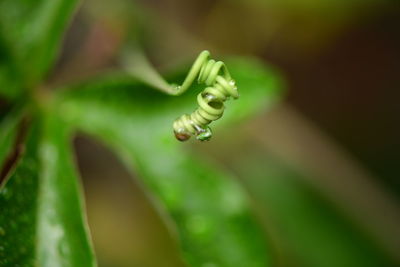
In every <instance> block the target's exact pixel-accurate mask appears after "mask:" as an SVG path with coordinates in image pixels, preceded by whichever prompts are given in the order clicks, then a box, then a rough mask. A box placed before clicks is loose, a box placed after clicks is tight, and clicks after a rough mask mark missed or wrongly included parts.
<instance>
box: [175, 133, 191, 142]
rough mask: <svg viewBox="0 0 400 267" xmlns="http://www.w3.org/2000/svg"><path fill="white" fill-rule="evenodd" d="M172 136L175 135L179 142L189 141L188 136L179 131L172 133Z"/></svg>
mask: <svg viewBox="0 0 400 267" xmlns="http://www.w3.org/2000/svg"><path fill="white" fill-rule="evenodd" d="M174 134H175V138H176V139H177V140H179V141H181V142H183V141H187V140H189V139H190V134H188V133H186V132H184V131H179V132H176V131H174Z"/></svg>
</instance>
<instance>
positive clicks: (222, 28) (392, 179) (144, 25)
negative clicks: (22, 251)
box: [49, 0, 400, 267]
mask: <svg viewBox="0 0 400 267" xmlns="http://www.w3.org/2000/svg"><path fill="white" fill-rule="evenodd" d="M128 36H129V38H131V36H134V39H136V40H139V41H138V45H139V46H141V47H142V49H144V50H145V51H146V54H147V55H148V56H149V57H150V59H151V60H152V62H153V63H154V65H155V66H156V68H157V69H158V70H159V71H160V72H162V73H165V72H168V70H172V69H174V68H175V67H177V66H181V65H182V64H187V63H190V62H191V61H192V60H193V58H194V57H195V56H196V55H197V53H198V52H199V51H201V50H203V49H208V50H210V51H211V52H212V54H213V56H214V57H215V58H222V59H223V58H224V57H225V56H229V55H243V56H252V57H257V58H259V59H261V60H262V61H264V62H265V63H266V64H269V65H271V66H273V67H274V68H276V69H277V70H278V71H279V72H280V73H281V75H282V77H283V79H284V82H285V87H286V96H285V98H284V100H283V101H282V102H281V103H279V104H277V105H276V106H275V107H273V108H272V109H270V110H268V111H265V112H264V113H261V114H259V115H258V116H257V117H255V118H253V119H251V120H248V121H246V122H244V123H241V124H240V125H236V126H235V127H232V128H230V129H228V130H226V131H224V130H222V129H220V130H219V132H218V134H217V135H216V136H215V138H214V140H213V141H211V142H209V143H207V144H203V143H201V144H195V143H194V142H192V143H190V144H186V145H187V146H188V149H191V150H193V152H194V153H198V154H200V155H201V156H202V157H204V158H208V159H209V160H212V161H215V162H216V163H217V164H219V165H220V166H221V167H222V168H225V169H227V170H229V171H231V172H232V173H234V174H236V176H237V177H238V179H239V181H240V182H241V183H242V184H243V186H244V187H245V188H246V191H247V193H248V195H249V197H250V198H251V200H252V202H253V204H254V205H253V206H254V209H255V212H256V213H257V216H258V217H259V220H260V221H261V222H262V224H263V226H264V228H265V231H266V233H267V236H268V238H269V242H270V244H271V249H272V250H273V253H272V255H273V262H274V266H304V267H309V266H327V267H328V266H332V267H333V266H336V267H342V266H349V267H350V266H399V265H400V228H399V223H400V213H399V211H400V210H399V196H400V180H399V175H400V162H399V161H400V153H399V151H400V141H399V137H400V120H399V115H400V105H399V104H398V103H399V102H398V101H399V97H400V90H399V89H400V88H399V87H400V49H399V48H400V5H399V1H397V0H335V1H333V0H297V1H295V0H285V1H281V0H220V1H212V0H197V1H187V0H163V1H162V0H136V1H133V0H113V1H107V0H86V1H83V4H82V5H81V6H80V8H79V10H78V12H77V14H76V15H75V17H74V19H73V21H72V24H71V27H70V28H69V30H68V32H67V35H66V38H65V40H64V43H63V49H62V55H61V58H60V60H59V62H58V64H57V67H56V69H55V70H54V71H53V73H52V74H51V77H50V79H49V86H57V85H58V84H63V83H65V82H68V81H73V80H76V79H82V78H85V77H89V76H92V75H94V74H96V73H100V72H102V71H104V70H106V69H109V68H113V67H114V66H115V65H116V64H117V60H116V59H117V57H118V55H119V53H120V51H121V49H123V47H124V43H125V42H126V40H127V38H128ZM228 67H229V66H228ZM240 90H241V93H242V94H245V93H246V88H240ZM239 101H240V100H239ZM75 147H76V151H77V160H78V163H79V168H80V171H81V174H82V177H83V183H84V190H85V194H86V205H87V210H88V219H89V224H90V227H91V233H92V236H93V239H94V245H95V250H96V253H97V257H98V258H99V264H100V266H140V267H143V266H144V267H147V266H149V267H152V266H183V263H182V261H181V259H180V257H179V254H178V252H177V249H176V247H177V245H176V241H175V240H174V239H173V238H172V237H171V235H170V234H169V233H168V231H167V228H166V226H165V225H163V223H162V221H161V219H160V217H159V216H158V215H157V212H156V210H155V209H154V207H153V206H152V204H151V197H149V196H148V195H147V193H146V190H145V189H143V187H142V186H141V183H140V177H133V178H134V179H133V180H132V179H131V178H132V177H131V175H130V174H129V173H128V171H127V170H126V169H125V168H124V166H123V165H122V164H121V162H119V161H118V159H117V158H116V157H115V156H114V155H113V154H112V153H111V152H110V151H108V150H107V149H106V148H104V147H103V146H101V145H100V144H98V143H96V142H95V141H92V140H90V139H89V138H87V137H86V136H83V135H82V136H78V137H77V139H76V140H75ZM205 267H206V266H205ZM207 267H211V266H207ZM240 267H242V266H240ZM243 267H245V266H243Z"/></svg>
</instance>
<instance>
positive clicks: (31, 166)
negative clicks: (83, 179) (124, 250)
mask: <svg viewBox="0 0 400 267" xmlns="http://www.w3.org/2000/svg"><path fill="white" fill-rule="evenodd" d="M69 137H70V132H69V131H68V128H67V127H66V125H65V124H64V123H62V122H60V121H58V120H57V118H55V117H50V116H47V115H45V117H44V118H42V121H41V122H34V126H33V127H31V129H30V131H29V134H28V137H27V140H26V146H25V149H26V151H25V153H24V156H23V157H22V159H21V160H20V162H19V163H18V165H17V167H16V169H15V170H14V171H13V174H12V175H11V177H10V179H9V181H8V182H7V184H6V185H5V186H4V188H2V189H1V191H0V206H1V207H2V209H1V210H2V214H1V216H0V226H1V227H0V229H1V230H0V234H1V244H0V245H1V248H2V249H1V250H0V265H1V266H16V265H21V266H33V265H38V266H79V265H80V264H82V266H94V265H95V263H94V257H93V252H92V249H91V245H90V241H89V240H88V237H87V229H86V224H85V222H84V219H83V217H84V215H83V213H82V203H81V200H80V190H79V185H78V181H77V177H76V174H75V171H74V166H73V162H72V156H71V149H70V147H69V145H70V143H69V141H70V138H69Z"/></svg>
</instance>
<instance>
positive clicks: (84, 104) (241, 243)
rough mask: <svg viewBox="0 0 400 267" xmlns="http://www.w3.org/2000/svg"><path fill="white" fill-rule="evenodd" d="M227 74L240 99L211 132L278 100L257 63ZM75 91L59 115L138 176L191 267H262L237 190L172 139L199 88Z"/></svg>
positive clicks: (129, 86) (110, 84)
mask: <svg viewBox="0 0 400 267" xmlns="http://www.w3.org/2000/svg"><path fill="white" fill-rule="evenodd" d="M228 66H229V69H230V71H231V73H232V75H233V77H234V78H235V80H236V81H237V84H238V86H239V88H240V89H239V90H241V89H242V91H241V94H242V95H241V99H239V100H238V101H231V102H232V103H230V104H229V106H228V108H227V110H226V112H225V115H224V117H223V118H222V119H221V120H219V121H218V122H216V123H215V124H220V123H223V122H224V121H225V122H227V121H230V122H238V121H240V120H241V119H243V118H244V117H245V116H246V115H250V114H251V113H253V112H256V111H257V110H258V109H260V108H261V107H263V106H264V107H265V105H266V104H268V103H272V99H273V100H276V99H277V98H278V96H279V95H280V90H278V89H277V88H276V87H275V86H276V85H277V84H278V82H277V80H276V78H275V76H274V75H273V73H271V72H269V71H266V70H265V69H264V68H263V66H261V65H259V64H258V63H253V62H252V61H245V60H233V61H231V62H230V63H229V65H228ZM180 80H182V77H178V78H176V79H175V80H173V81H180ZM75 89H77V90H71V91H69V92H67V93H65V94H64V95H62V96H61V97H60V108H61V109H60V110H61V113H62V114H63V116H64V117H65V119H66V120H68V121H69V122H70V123H71V124H73V125H75V126H76V127H78V128H79V129H80V130H82V131H84V132H86V133H88V134H90V135H92V136H94V137H96V138H98V139H100V140H102V141H103V142H104V143H106V144H107V145H108V146H109V147H111V148H112V149H113V150H115V151H116V153H117V154H119V155H120V156H121V158H122V159H123V160H124V162H125V163H126V165H127V166H128V167H129V168H130V169H134V170H135V172H136V173H139V174H140V176H141V177H142V178H143V181H144V183H145V184H146V186H147V188H148V189H149V190H150V191H151V192H152V193H153V194H154V195H155V196H156V197H157V199H158V200H159V201H160V202H161V204H160V205H161V206H162V207H163V208H162V210H163V211H164V210H166V211H167V212H168V213H169V214H170V216H171V218H172V219H173V221H174V222H175V226H176V227H177V230H178V233H179V238H180V241H181V246H182V250H183V255H184V258H185V259H186V260H187V261H188V262H189V263H190V265H191V266H249V267H252V266H269V265H270V264H269V262H270V256H269V253H268V248H267V246H266V241H265V236H264V233H263V231H262V230H261V228H260V226H259V225H258V223H257V222H256V220H255V219H254V215H253V214H252V212H251V207H250V205H249V202H248V200H247V198H246V195H245V193H244V192H243V190H242V189H241V187H240V186H239V185H238V184H237V182H236V181H235V180H234V178H233V177H232V176H231V175H229V174H228V173H226V172H223V171H221V170H218V168H216V167H215V166H213V165H211V164H206V163H205V162H204V161H203V160H202V159H200V158H198V157H195V156H193V155H192V154H191V153H189V152H188V151H187V148H188V147H187V144H182V143H179V142H178V141H176V140H175V138H174V136H173V134H172V122H173V120H174V119H175V118H176V117H178V116H180V115H181V114H183V113H184V112H191V111H192V110H194V109H195V107H196V94H198V93H199V90H201V89H200V88H199V87H196V88H195V89H193V90H192V91H191V92H190V93H188V94H186V95H184V96H181V97H171V96H166V95H163V94H161V93H159V92H157V91H154V90H152V89H150V88H148V87H146V86H144V85H142V84H140V83H137V82H135V81H132V79H130V78H129V77H126V76H125V77H124V76H114V77H109V78H104V79H103V80H102V81H100V80H97V81H94V82H92V83H87V84H84V85H80V86H77V88H75ZM78 89H80V90H78ZM232 129H234V127H232ZM215 132H217V130H215ZM214 138H218V134H216V135H215V136H214ZM211 142H212V141H211ZM207 264H208V265H207Z"/></svg>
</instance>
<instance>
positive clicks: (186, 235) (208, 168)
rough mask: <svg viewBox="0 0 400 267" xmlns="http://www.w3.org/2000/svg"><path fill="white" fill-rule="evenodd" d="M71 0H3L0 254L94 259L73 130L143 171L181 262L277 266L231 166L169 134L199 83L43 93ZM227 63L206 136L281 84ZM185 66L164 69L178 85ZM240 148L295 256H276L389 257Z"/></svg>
mask: <svg viewBox="0 0 400 267" xmlns="http://www.w3.org/2000/svg"><path fill="white" fill-rule="evenodd" d="M76 4H77V1H70V0H39V1H33V0H23V1H15V0H2V1H0V95H1V97H4V98H6V99H7V100H8V102H9V103H10V106H11V108H10V109H9V111H8V113H7V114H6V115H5V116H4V117H3V118H2V120H1V121H0V166H2V169H3V170H6V169H7V173H6V178H7V179H4V181H3V183H2V184H1V187H0V210H1V214H0V266H96V260H95V257H94V252H93V248H92V245H91V240H90V236H89V234H88V232H89V231H88V229H87V223H86V219H85V212H84V208H83V207H84V205H83V200H82V192H81V188H80V181H79V178H78V174H77V172H76V166H75V164H74V156H73V150H72V146H71V140H72V138H73V137H74V135H75V134H76V133H77V132H78V131H79V132H83V133H85V134H87V135H88V136H90V137H92V138H94V139H96V140H98V141H100V142H102V143H103V144H105V145H106V146H107V147H108V148H109V149H110V150H112V151H113V152H114V153H115V154H116V155H117V156H118V157H119V158H120V159H121V160H122V161H123V162H124V164H125V165H126V166H127V168H128V169H129V170H130V171H131V172H132V173H135V174H138V176H139V178H138V179H140V183H141V184H143V185H144V190H146V192H148V193H149V194H150V195H151V197H150V199H152V200H153V203H154V206H155V208H156V210H157V211H158V212H159V214H160V216H161V217H162V218H163V219H164V221H165V223H166V225H167V226H168V227H169V229H170V232H171V234H172V235H174V236H175V237H176V238H177V239H178V240H179V245H180V248H181V251H182V257H183V258H184V259H185V261H186V263H187V264H188V265H190V266H202V267H206V266H210V267H211V266H221V267H230V266H232V267H236V266H246V267H253V266H254V267H256V266H260V267H262V266H263V267H264V266H272V265H273V263H274V257H276V256H274V255H273V252H274V249H273V248H272V247H273V246H272V245H271V244H269V243H270V242H268V241H269V239H268V238H267V237H266V234H265V230H264V229H263V228H262V225H261V224H260V218H257V217H256V216H255V212H254V207H253V206H252V205H251V200H250V198H249V197H248V196H247V194H246V191H245V190H244V189H243V187H242V185H241V183H240V182H239V181H238V180H237V179H236V176H235V175H234V174H233V173H232V172H230V171H227V170H225V169H222V168H221V167H220V166H218V165H217V164H215V163H214V162H212V161H211V160H205V159H204V158H203V157H200V156H198V155H195V154H193V151H192V150H191V149H190V145H189V144H182V143H179V142H177V141H176V140H175V138H174V136H173V134H172V122H173V121H174V120H175V119H176V118H177V117H178V116H179V115H181V114H183V113H188V112H190V111H192V110H193V109H194V108H195V99H196V94H198V93H199V91H200V90H201V89H202V88H201V87H200V86H193V88H191V90H189V91H188V92H187V93H185V94H184V95H182V96H180V97H172V96H168V95H165V94H163V93H161V92H158V91H155V90H153V89H152V88H150V87H149V86H148V85H146V84H144V83H143V82H141V81H140V79H138V80H136V79H134V78H132V77H131V76H129V75H128V74H126V73H125V72H123V71H121V70H118V69H117V70H116V71H115V72H114V73H111V74H104V75H101V76H99V77H94V78H93V79H91V80H88V81H86V82H83V83H79V84H73V85H64V86H63V88H58V90H54V91H50V90H49V91H44V92H43V91H41V90H42V88H43V87H46V86H44V85H45V76H46V75H47V74H48V73H49V71H50V70H51V66H53V65H54V60H55V58H56V56H57V51H58V50H59V48H60V40H61V39H62V36H63V33H64V30H65V29H66V25H67V23H68V21H69V20H70V19H71V15H72V12H73V10H74V9H75V8H76ZM226 65H227V67H228V68H229V71H230V73H231V75H232V78H233V79H234V80H235V81H236V83H237V86H238V88H239V92H240V94H241V96H240V99H239V100H237V101H229V102H227V103H226V105H227V108H226V111H225V114H224V117H223V119H221V120H218V121H216V122H214V123H213V126H215V131H214V132H215V139H218V136H219V132H220V130H222V129H221V128H222V127H221V126H223V125H225V128H226V129H228V130H227V131H228V132H230V133H235V131H236V129H237V128H238V127H240V123H241V122H242V121H243V120H245V119H246V118H248V117H250V116H252V115H254V114H256V113H257V112H259V111H261V110H265V109H268V108H270V107H272V106H273V105H274V104H275V103H276V102H278V101H279V100H280V98H281V97H282V95H283V90H282V85H281V80H280V77H279V75H278V74H277V73H276V72H275V71H274V70H273V69H272V68H270V67H267V66H265V65H263V64H262V63H260V62H258V61H257V60H254V59H251V58H231V59H228V60H227V61H226ZM186 70H187V69H185V70H181V71H177V72H176V73H177V74H176V75H174V76H171V77H169V80H170V81H173V82H176V83H179V82H180V81H182V80H183V78H184V75H185V74H186ZM25 128H26V129H25ZM211 142H213V141H211ZM240 152H241V151H238V152H237V153H240ZM13 156H14V157H13ZM247 156H248V155H245V156H243V157H241V162H246V166H247V167H246V168H243V166H242V165H241V164H240V162H238V164H237V167H238V169H239V171H238V173H239V174H241V176H248V179H247V182H246V183H245V184H246V185H247V186H248V189H249V190H250V191H251V192H252V193H253V194H254V195H255V198H256V200H257V201H258V205H259V207H257V208H258V209H261V210H262V211H263V212H265V211H268V212H265V213H266V214H268V216H271V217H272V218H273V219H271V220H272V221H274V223H275V224H276V225H279V226H280V228H278V233H279V234H280V235H281V236H282V239H284V240H285V241H286V242H287V243H288V244H289V246H291V249H292V251H293V253H292V254H291V255H294V258H295V260H296V261H298V262H297V263H298V264H297V265H296V264H292V262H290V260H288V262H289V263H290V264H287V265H284V266H327V267H328V266H332V267H333V266H374V264H375V265H376V266H378V265H379V266H384V265H385V264H387V262H386V259H385V256H384V255H383V254H381V253H380V252H378V250H376V249H375V247H374V246H373V245H372V244H371V242H370V240H368V239H367V238H364V237H363V236H362V234H359V233H358V232H356V231H354V232H352V230H351V229H352V226H351V225H350V224H346V226H345V227H343V228H342V227H340V226H337V225H339V224H340V223H341V219H342V218H341V217H340V215H338V214H336V213H334V212H329V211H327V210H328V209H329V207H328V206H329V205H327V204H326V203H325V204H324V205H317V204H316V203H317V202H318V201H320V200H319V199H318V196H313V195H309V193H308V191H307V190H306V189H304V188H302V187H301V185H297V184H295V183H294V182H293V181H292V180H290V179H289V180H288V177H289V178H290V177H292V176H296V175H298V174H293V172H287V168H286V166H285V167H281V168H278V169H276V167H277V166H279V164H276V165H274V164H272V165H268V164H265V162H263V161H262V162H260V161H257V158H254V159H253V158H251V157H247ZM246 158H247V160H248V161H246ZM10 164H11V165H10ZM7 166H8V167H7ZM10 166H11V167H10ZM6 167H7V168H6ZM274 168H275V169H274ZM265 173H268V175H265ZM265 176H268V179H262V178H264V177H265ZM288 181H289V182H288ZM322 217H323V218H322ZM336 222H339V223H336ZM349 225H350V226H349ZM349 229H350V230H349ZM110 231H113V229H110ZM314 232H316V233H317V237H320V238H315V235H313V233H314ZM349 233H352V234H349ZM310 236H312V237H314V238H310ZM338 244H339V245H338ZM340 244H345V245H344V246H341V245H340ZM315 247H316V248H315ZM338 255H339V256H338ZM286 263H287V262H286Z"/></svg>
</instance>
